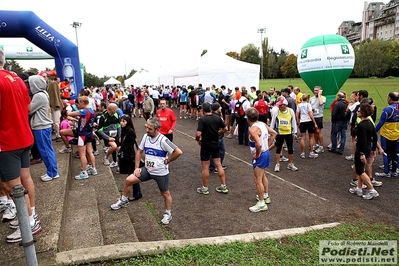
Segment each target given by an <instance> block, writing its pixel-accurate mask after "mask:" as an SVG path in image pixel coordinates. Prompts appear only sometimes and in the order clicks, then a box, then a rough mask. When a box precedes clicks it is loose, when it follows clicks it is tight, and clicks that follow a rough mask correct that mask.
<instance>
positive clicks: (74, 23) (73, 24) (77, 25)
mask: <svg viewBox="0 0 399 266" xmlns="http://www.w3.org/2000/svg"><path fill="white" fill-rule="evenodd" d="M71 26H72V27H74V28H75V35H76V46H78V47H79V43H78V30H77V29H78V28H80V27H81V26H82V23H80V22H76V21H74V22H72V24H71Z"/></svg>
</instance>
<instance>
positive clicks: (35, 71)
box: [26, 67, 40, 74]
mask: <svg viewBox="0 0 399 266" xmlns="http://www.w3.org/2000/svg"><path fill="white" fill-rule="evenodd" d="M26 72H32V73H35V74H38V73H39V72H40V71H39V69H37V68H35V67H30V68H29V69H28V70H26Z"/></svg>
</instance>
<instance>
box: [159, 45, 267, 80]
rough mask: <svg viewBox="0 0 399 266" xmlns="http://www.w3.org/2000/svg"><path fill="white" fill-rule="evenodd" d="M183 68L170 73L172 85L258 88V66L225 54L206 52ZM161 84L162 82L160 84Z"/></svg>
mask: <svg viewBox="0 0 399 266" xmlns="http://www.w3.org/2000/svg"><path fill="white" fill-rule="evenodd" d="M181 65H185V66H186V67H185V68H181V69H180V70H175V71H173V72H171V73H170V76H172V77H173V83H174V84H173V85H194V86H195V85H198V83H201V84H202V85H203V87H208V86H209V87H210V86H211V85H212V84H215V85H216V87H220V86H221V85H225V86H226V88H234V87H240V88H241V87H242V86H245V87H247V88H249V87H251V86H255V87H256V88H259V72H260V66H259V65H257V64H250V63H246V62H242V61H239V60H236V59H233V58H231V57H230V56H228V55H225V54H215V53H212V52H207V53H206V54H205V55H203V56H202V57H200V58H198V59H197V60H193V61H192V62H190V63H186V64H181ZM161 83H162V82H161Z"/></svg>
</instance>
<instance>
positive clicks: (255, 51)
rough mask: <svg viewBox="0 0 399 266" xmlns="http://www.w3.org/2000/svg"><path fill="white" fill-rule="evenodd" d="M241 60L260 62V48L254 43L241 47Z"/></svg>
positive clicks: (253, 62)
mask: <svg viewBox="0 0 399 266" xmlns="http://www.w3.org/2000/svg"><path fill="white" fill-rule="evenodd" d="M240 60H241V61H244V62H247V63H252V64H260V57H259V48H258V47H256V46H255V45H254V44H252V43H251V44H247V45H246V46H244V47H243V48H241V53H240Z"/></svg>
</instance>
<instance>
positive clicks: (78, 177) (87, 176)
mask: <svg viewBox="0 0 399 266" xmlns="http://www.w3.org/2000/svg"><path fill="white" fill-rule="evenodd" d="M88 178H89V175H88V173H87V172H83V171H81V172H80V173H79V174H78V175H76V176H75V179H76V180H81V179H88Z"/></svg>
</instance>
